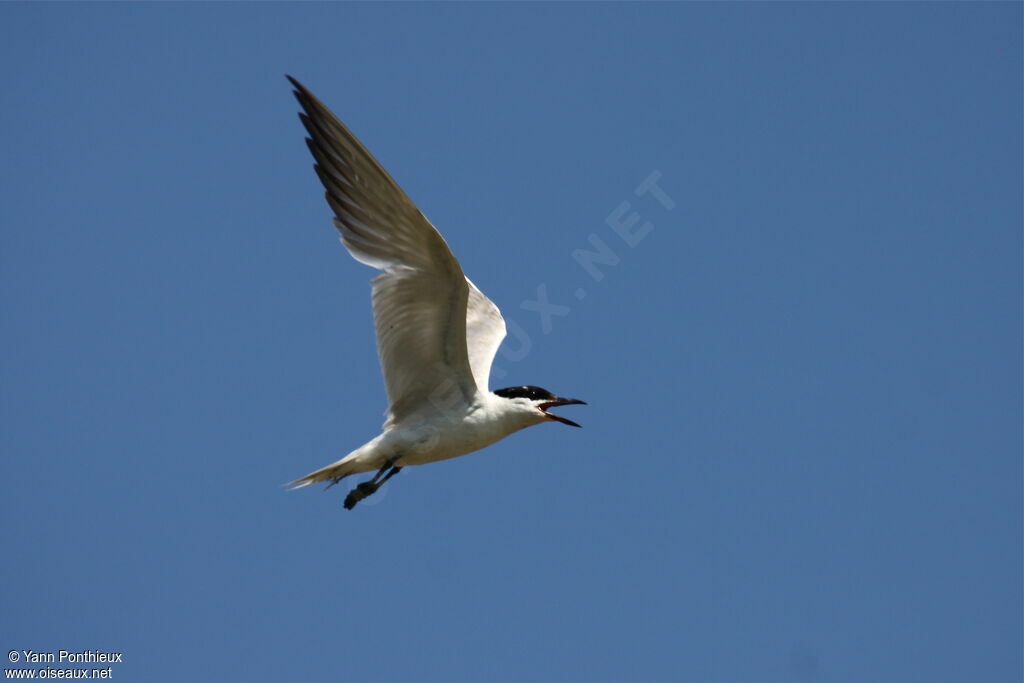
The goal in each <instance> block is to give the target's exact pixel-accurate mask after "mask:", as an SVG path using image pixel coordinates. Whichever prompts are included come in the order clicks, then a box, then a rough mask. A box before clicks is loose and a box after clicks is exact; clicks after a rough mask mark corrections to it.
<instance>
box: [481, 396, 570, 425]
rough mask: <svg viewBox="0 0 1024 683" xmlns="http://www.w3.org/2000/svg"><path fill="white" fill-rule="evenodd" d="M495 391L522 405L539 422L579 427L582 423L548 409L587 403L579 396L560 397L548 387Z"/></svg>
mask: <svg viewBox="0 0 1024 683" xmlns="http://www.w3.org/2000/svg"><path fill="white" fill-rule="evenodd" d="M494 393H495V395H497V396H501V397H502V398H504V399H508V400H509V401H512V402H513V404H514V405H516V406H518V407H520V408H521V409H522V410H523V411H528V412H529V413H530V414H532V415H533V416H534V417H536V418H537V421H538V422H540V421H543V420H552V421H554V422H561V423H562V424H564V425H569V426H570V427H579V426H580V425H578V424H576V423H575V422H573V421H572V420H570V419H568V418H565V417H562V416H561V415H555V414H554V413H549V412H548V409H549V408H554V407H556V406H569V405H577V404H578V405H587V403H586V401H581V400H579V399H578V398H559V397H558V396H555V395H554V394H552V393H551V392H550V391H548V390H547V389H541V388H540V387H533V386H523V387H506V388H505V389H498V390H497V391H495V392H494Z"/></svg>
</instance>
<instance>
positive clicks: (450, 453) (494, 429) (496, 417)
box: [295, 392, 545, 486]
mask: <svg viewBox="0 0 1024 683" xmlns="http://www.w3.org/2000/svg"><path fill="white" fill-rule="evenodd" d="M544 421H545V418H544V417H543V415H541V414H539V413H538V412H537V410H536V409H534V408H533V407H532V406H528V405H526V404H525V403H523V404H520V403H518V402H513V401H510V400H508V399H504V398H500V397H498V396H495V395H494V394H491V393H486V394H485V393H482V392H479V393H478V394H477V395H476V396H475V397H474V400H473V401H472V402H470V403H468V404H463V405H459V406H453V407H451V408H450V409H448V410H446V411H444V412H434V413H433V414H424V415H420V416H418V417H417V419H413V420H410V421H409V422H408V424H391V425H388V426H386V427H385V429H384V431H383V432H382V433H381V434H380V435H379V436H377V437H376V438H374V439H372V440H370V441H368V442H367V443H365V444H363V445H362V446H360V447H359V448H357V449H356V450H354V451H352V452H351V453H349V454H348V455H347V456H345V457H344V458H342V459H341V460H339V461H338V462H336V463H333V464H331V465H328V466H327V467H324V468H323V469H320V470H317V471H316V472H313V473H311V474H309V475H307V476H306V477H304V478H303V479H302V480H299V481H298V482H295V483H296V485H297V486H305V485H306V484H311V483H314V482H317V481H327V480H331V479H338V478H341V477H345V476H348V475H350V474H358V473H360V472H376V471H377V470H379V469H381V468H382V467H385V466H387V465H396V466H398V467H405V466H407V465H425V464H427V463H430V462H437V461H438V460H447V459H449V458H457V457H458V456H460V455H466V454H467V453H472V452H473V451H478V450H480V449H481V448H486V447H487V446H490V445H491V444H492V443H494V442H496V441H500V440H501V439H504V438H505V437H506V436H508V435H509V434H512V433H513V432H517V431H519V430H520V429H525V428H526V427H529V426H531V425H535V424H540V423H541V422H544Z"/></svg>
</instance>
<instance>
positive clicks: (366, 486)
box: [345, 457, 402, 510]
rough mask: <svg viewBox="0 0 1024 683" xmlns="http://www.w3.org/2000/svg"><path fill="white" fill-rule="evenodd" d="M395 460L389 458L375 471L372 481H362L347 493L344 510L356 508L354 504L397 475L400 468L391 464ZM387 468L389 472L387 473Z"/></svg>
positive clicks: (396, 458)
mask: <svg viewBox="0 0 1024 683" xmlns="http://www.w3.org/2000/svg"><path fill="white" fill-rule="evenodd" d="M396 460H398V457H394V458H391V459H390V460H388V461H387V462H386V463H384V467H381V468H380V469H379V470H377V474H375V475H373V479H371V480H370V481H364V482H363V483H362V484H360V485H359V486H357V487H355V488H354V489H352V490H351V491H349V494H348V495H347V496H345V509H346V510H351V509H352V508H354V507H355V506H356V503H358V502H359V501H361V500H362V499H363V498H366V497H367V496H372V495H373V494H374V493H376V492H377V489H379V488H380V487H381V486H383V485H384V482H386V481H387V480H388V479H390V478H391V477H393V476H395V475H396V474H398V472H399V470H401V469H402V468H401V467H396V466H395V465H394V464H393V463H394V462H395V461H396ZM389 468H390V471H388V469H389ZM385 472H387V474H386V475H385V474H384V473H385ZM382 475H383V477H384V478H383V479H381V476H382ZM378 480H380V481H378Z"/></svg>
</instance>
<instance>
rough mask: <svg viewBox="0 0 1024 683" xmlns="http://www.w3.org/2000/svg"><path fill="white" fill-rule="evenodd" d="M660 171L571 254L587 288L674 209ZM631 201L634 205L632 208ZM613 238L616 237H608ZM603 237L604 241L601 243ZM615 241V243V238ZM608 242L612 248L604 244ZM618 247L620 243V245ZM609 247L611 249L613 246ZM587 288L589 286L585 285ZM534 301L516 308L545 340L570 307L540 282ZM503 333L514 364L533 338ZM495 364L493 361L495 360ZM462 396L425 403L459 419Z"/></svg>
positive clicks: (450, 394) (436, 394) (452, 391)
mask: <svg viewBox="0 0 1024 683" xmlns="http://www.w3.org/2000/svg"><path fill="white" fill-rule="evenodd" d="M661 178H662V174H661V171H658V170H653V171H651V172H650V173H648V174H647V176H646V177H645V178H644V179H643V180H642V181H640V183H639V184H638V185H637V186H636V187H634V188H633V193H632V194H633V198H632V200H630V199H624V200H622V201H621V202H619V203H618V204H617V205H616V206H615V208H614V209H612V211H611V212H610V213H609V214H608V215H607V216H606V217H605V220H604V224H605V226H606V227H607V228H608V229H609V230H610V232H611V235H609V234H607V233H605V235H604V236H602V234H600V233H598V232H591V233H590V234H588V235H587V237H586V241H587V245H588V246H587V247H586V248H577V249H574V250H573V251H572V252H571V254H570V258H571V259H572V260H573V261H574V262H575V263H576V264H577V266H578V267H579V268H580V269H581V270H582V272H583V274H584V275H585V276H586V277H587V278H589V280H590V283H599V282H602V281H603V280H604V279H605V276H606V269H607V268H614V267H615V266H618V265H619V264H620V263H621V262H622V258H623V254H625V253H628V251H624V250H623V245H624V246H625V247H626V249H627V250H632V249H635V248H636V247H637V246H639V245H640V244H641V243H642V242H643V241H644V240H645V239H647V237H648V236H650V234H651V233H652V232H653V231H654V226H655V223H654V220H655V219H656V217H657V214H658V213H661V214H665V213H667V212H669V211H672V210H673V209H675V207H676V202H675V200H674V199H672V197H671V196H670V195H669V193H668V191H667V190H666V189H665V188H664V187H662V185H661ZM634 202H638V203H639V204H642V205H639V206H636V207H634ZM613 235H614V236H615V237H613ZM606 237H607V238H608V239H606ZM616 237H617V239H616ZM609 242H611V244H609ZM620 243H621V244H620ZM613 245H614V246H613ZM584 284H586V285H587V286H588V287H590V286H592V284H588V283H587V282H586V281H584ZM534 291H535V292H536V294H535V297H534V298H527V299H523V301H522V302H521V303H520V304H519V308H520V309H521V310H524V311H532V312H535V313H536V314H537V316H538V318H539V321H538V322H539V326H540V331H541V333H542V334H543V335H545V336H546V335H549V334H551V332H552V331H553V330H554V327H555V325H554V320H555V318H565V317H566V316H568V315H569V314H570V313H571V312H572V310H573V308H572V306H573V305H577V306H578V305H580V304H571V303H570V302H569V301H568V299H565V298H563V299H560V300H558V301H557V302H555V301H553V300H552V297H551V295H550V294H549V293H548V287H547V284H546V283H544V282H541V283H539V284H538V285H537V286H536V287H535V288H534ZM587 294H588V292H587V289H586V288H585V287H582V286H579V287H576V288H575V290H574V291H573V292H572V297H573V298H574V299H576V301H577V302H582V301H583V300H584V299H585V298H586V296H587ZM505 328H506V332H507V335H508V336H507V338H506V342H505V343H504V344H502V345H501V348H500V350H499V355H500V356H501V358H503V359H504V360H505V361H509V362H512V363H518V362H520V361H522V360H524V359H525V358H526V357H527V356H529V355H530V352H531V351H532V350H533V346H534V345H533V338H532V337H531V336H530V333H529V332H528V331H527V330H526V328H524V327H523V326H522V325H520V324H519V323H518V322H517V321H516V320H515V318H512V317H510V316H507V315H506V316H505ZM496 360H497V359H496ZM506 375H508V371H507V370H505V369H504V368H502V367H501V366H499V365H498V364H497V363H495V365H494V366H493V367H492V368H491V376H492V377H494V378H496V379H501V378H503V377H505V376H506ZM463 398H464V397H463V396H462V393H461V391H460V389H459V387H458V386H457V385H456V383H455V381H454V380H451V379H448V380H445V381H444V382H442V383H440V384H439V385H438V386H437V387H435V389H434V390H433V391H432V392H431V394H430V396H429V400H430V402H431V404H432V405H433V406H434V407H435V408H436V409H437V412H438V413H440V414H449V415H451V416H452V419H453V420H458V419H459V417H460V416H461V413H460V411H459V407H460V406H462V405H463ZM428 431H430V432H432V434H426V435H425V436H424V439H425V447H428V446H429V444H430V441H431V440H432V439H438V438H440V434H439V431H438V428H437V427H436V426H434V427H431V428H428ZM387 491H388V489H387V488H384V489H382V490H381V491H380V492H379V493H378V495H376V496H373V497H371V498H368V499H367V500H366V501H365V502H364V503H363V504H364V505H376V504H378V503H382V502H383V501H384V499H385V498H386V497H387Z"/></svg>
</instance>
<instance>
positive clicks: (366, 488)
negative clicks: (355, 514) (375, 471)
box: [345, 481, 380, 510]
mask: <svg viewBox="0 0 1024 683" xmlns="http://www.w3.org/2000/svg"><path fill="white" fill-rule="evenodd" d="M378 488H380V484H374V483H373V482H372V481H364V482H363V483H362V484H360V485H359V486H357V487H355V488H354V489H352V490H351V491H349V492H348V495H347V496H345V509H346V510H351V509H352V508H354V507H355V506H356V503H358V502H359V501H361V500H362V499H363V498H366V497H367V496H372V495H373V494H374V493H376V491H377V489H378Z"/></svg>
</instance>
